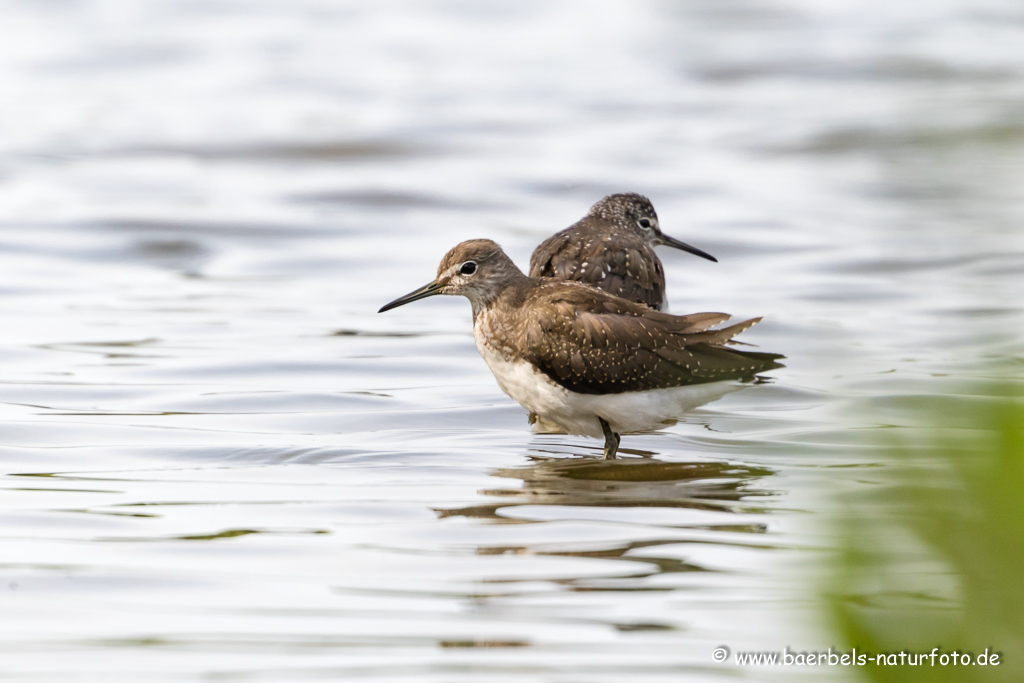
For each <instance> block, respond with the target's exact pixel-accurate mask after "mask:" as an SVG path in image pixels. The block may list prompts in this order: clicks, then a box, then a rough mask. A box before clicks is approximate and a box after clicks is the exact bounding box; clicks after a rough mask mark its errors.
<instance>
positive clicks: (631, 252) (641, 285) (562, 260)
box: [530, 192, 718, 311]
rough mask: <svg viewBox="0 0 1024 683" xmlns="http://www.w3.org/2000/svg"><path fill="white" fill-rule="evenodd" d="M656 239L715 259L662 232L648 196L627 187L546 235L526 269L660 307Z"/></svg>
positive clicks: (660, 268)
mask: <svg viewBox="0 0 1024 683" xmlns="http://www.w3.org/2000/svg"><path fill="white" fill-rule="evenodd" d="M660 244H665V245H668V246H670V247H675V248H676V249H682V250H683V251H686V252H689V253H691V254H695V255H697V256H700V257H701V258H705V259H707V260H709V261H715V262H717V261H718V259H716V258H715V257H714V256H712V255H711V254H708V253H707V252H705V251H701V250H700V249H698V248H696V247H693V246H690V245H689V244H686V243H685V242H680V241H679V240H677V239H675V238H674V237H669V236H668V235H666V234H664V233H662V232H661V227H660V225H659V224H658V214H657V213H655V211H654V206H653V205H652V204H651V201H650V200H649V199H647V197H644V196H642V195H639V194H634V193H631V192H627V193H622V194H612V195H608V196H607V197H605V198H604V199H602V200H601V201H599V202H597V203H596V204H594V205H593V206H592V207H590V211H589V212H588V213H587V215H586V216H584V217H583V218H582V219H581V220H579V221H577V222H576V223H574V224H573V225H571V226H569V227H568V228H566V229H565V230H563V231H561V232H559V233H557V234H555V235H552V236H551V237H549V238H548V239H546V240H544V241H543V242H542V243H541V244H540V246H538V247H537V248H536V249H535V250H534V252H533V256H532V257H531V258H530V275H531V276H532V277H552V278H555V279H556V280H570V281H575V282H583V283H585V284H588V285H593V286H594V287H598V288H599V289H603V290H604V291H606V292H610V293H611V294H614V295H616V296H620V297H622V298H624V299H628V300H630V301H635V302H636V303H640V304H644V305H646V306H650V307H651V308H653V309H655V310H658V311H660V310H662V309H664V308H665V305H666V304H665V268H664V266H662V264H661V259H659V258H658V255H657V254H656V253H655V252H654V247H656V246H658V245H660Z"/></svg>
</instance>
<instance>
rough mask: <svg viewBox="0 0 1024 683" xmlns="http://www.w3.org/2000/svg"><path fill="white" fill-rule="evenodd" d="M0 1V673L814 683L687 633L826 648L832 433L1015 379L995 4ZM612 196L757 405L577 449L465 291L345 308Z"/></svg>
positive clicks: (863, 447)
mask: <svg viewBox="0 0 1024 683" xmlns="http://www.w3.org/2000/svg"><path fill="white" fill-rule="evenodd" d="M0 15H2V20H3V25H4V26H5V31H4V34H5V38H4V40H3V41H0V79H2V82H3V83H4V95H3V101H2V105H0V130H2V131H4V134H3V135H2V136H0V151H2V155H0V230H2V232H0V312H2V320H3V332H2V335H0V360H2V364H0V402H2V403H0V457H2V463H3V469H4V473H5V476H3V478H2V479H0V482H2V484H3V487H4V491H3V495H2V497H0V500H2V513H0V529H2V531H0V633H2V645H0V647H2V654H0V660H2V664H0V668H2V673H0V677H6V678H8V679H19V678H24V679H26V680H28V679H30V680H34V681H35V680H38V681H43V680H46V681H71V680H102V681H113V680H132V681H138V680H147V681H158V680H174V681H179V680H181V681H184V680H214V679H216V680H220V679H227V680H258V681H295V680H307V679H309V680H389V681H391V680H394V681H398V680H408V681H425V680H430V681H479V680H488V681H506V680H507V681H566V682H569V681H581V680H587V681H623V680H630V681H669V680H671V681H678V680H681V677H682V676H685V677H686V679H687V680H723V679H733V678H735V677H737V676H740V677H746V678H748V679H771V680H790V679H791V678H793V677H794V676H799V675H803V676H806V677H810V678H813V679H814V680H820V679H822V678H823V677H829V676H831V677H837V676H839V675H840V674H842V673H843V672H836V671H823V670H808V671H794V670H792V669H790V670H785V671H782V670H780V671H771V670H742V669H738V668H737V667H735V666H734V665H732V664H731V663H726V664H716V663H715V662H713V661H712V658H711V650H712V649H713V648H714V647H715V646H717V645H721V644H726V645H728V646H729V647H730V648H732V649H733V650H744V649H780V648H782V647H784V646H786V645H789V646H792V647H796V648H802V649H811V648H814V647H825V646H828V645H830V644H832V643H833V642H834V640H835V639H834V637H833V636H832V635H831V634H830V632H829V631H828V630H827V629H826V628H825V626H824V625H823V622H822V617H821V616H820V615H819V613H818V611H817V607H816V601H815V585H816V583H815V582H816V581H817V576H816V567H817V566H818V562H819V560H820V559H821V558H822V557H823V556H824V555H825V554H826V552H827V549H828V548H829V547H830V538H829V531H828V526H827V525H826V524H825V520H826V519H827V517H828V515H829V514H830V512H831V511H833V510H834V507H835V504H834V500H835V499H836V498H842V495H843V494H844V493H846V492H850V491H856V490H858V489H863V488H867V487H871V486H874V485H877V484H876V483H875V482H876V480H875V479H874V477H873V475H872V472H874V471H877V467H878V465H884V464H885V463H884V462H883V461H882V460H881V457H882V456H881V455H879V454H878V453H877V452H876V451H875V450H873V449H872V447H871V446H870V445H869V443H870V441H869V440H867V439H866V438H865V435H866V434H870V433H871V432H872V430H873V429H874V428H876V427H881V426H885V425H900V424H905V422H906V420H907V406H908V405H909V403H910V402H911V401H912V400H913V399H914V397H917V396H934V395H941V394H943V393H946V392H950V391H954V389H953V387H954V386H955V384H954V382H953V378H955V377H964V376H979V375H984V374H985V373H986V366H987V364H988V363H989V362H990V361H991V360H992V359H993V358H1002V357H1005V356H1007V355H1012V354H1014V353H1018V354H1019V349H1020V332H1021V330H1022V327H1024V326H1022V319H1024V316H1022V296H1021V295H1022V292H1024V288H1022V286H1021V276H1020V274H1021V272H1024V237H1022V235H1024V232H1022V231H1021V229H1020V225H1021V221H1022V219H1024V164H1022V163H1021V159H1022V158H1024V156H1022V153H1024V110H1022V108H1021V104H1020V103H1021V101H1022V99H1021V97H1022V95H1024V56H1022V53H1021V51H1020V45H1021V44H1024V12H1022V11H1021V8H1020V7H1019V5H1018V3H1016V2H1013V1H1012V0H985V1H984V2H977V1H976V0H970V1H968V0H948V1H946V2H937V3H883V2H875V1H869V2H857V3H853V2H848V3H847V2H841V3H817V2H810V1H809V0H804V1H800V0H796V1H794V2H787V3H782V2H778V3H767V2H754V1H753V0H736V1H731V2H727V3H722V2H717V1H715V2H712V1H710V0H708V1H705V2H690V3H667V2H636V3H628V4H627V3H616V2H601V3H583V2H568V1H564V2H557V3H544V2H520V3H516V4H504V5H499V4H494V3H491V4H486V5H482V4H478V3H468V2H445V3H414V2H386V3H337V2H327V1H326V0H322V1H318V0H293V1H292V2H289V3H274V2H232V1H229V0H220V1H217V2H170V1H169V0H168V1H159V0H154V1H152V2H147V3H134V2H129V1H128V0H80V1H78V2H74V1H72V0H50V1H47V2H27V1H22V2H18V1H15V0H10V1H8V2H3V3H2V4H0ZM627 190H629V191H639V192H643V193H645V194H647V195H649V196H650V197H651V198H652V199H653V201H654V203H655V206H657V208H658V210H659V213H660V216H661V222H662V226H663V227H664V228H665V230H666V232H668V233H669V234H672V235H674V236H676V237H679V238H681V239H684V240H686V241H688V242H691V243H692V244H695V245H697V246H699V247H701V248H704V249H707V250H708V251H710V252H711V253H713V254H715V255H716V256H717V257H718V258H719V260H720V263H719V264H711V263H708V262H705V261H701V260H699V259H695V258H692V257H689V256H686V255H685V254H682V253H677V252H669V253H664V254H663V259H664V260H665V262H666V268H667V270H668V275H669V298H670V300H671V302H672V305H673V310H675V311H676V312H688V311H695V310H726V311H730V312H732V313H734V314H735V315H737V316H754V315H763V316H765V322H764V323H762V324H761V325H760V326H758V327H757V328H755V329H753V330H751V331H750V332H749V333H747V334H746V335H745V338H747V339H748V341H752V342H755V343H757V344H759V345H760V346H761V347H762V349H763V350H766V351H773V352H780V353H784V354H785V355H786V356H787V357H788V360H787V361H786V362H787V366H788V367H787V368H786V369H784V370H781V371H777V372H775V373H773V374H774V375H775V377H776V380H775V382H774V383H772V384H766V385H760V386H755V387H751V388H748V389H746V390H744V391H742V392H739V393H736V394H732V395H730V396H727V397H726V398H724V399H722V400H721V401H718V402H716V403H713V404H710V405H708V406H706V407H705V408H703V409H700V410H697V411H695V412H694V413H692V414H691V415H690V416H688V417H687V418H686V419H685V420H684V421H682V422H681V423H680V424H678V425H676V426H675V427H672V428H670V429H667V430H665V431H664V432H661V433H658V434H648V435H638V436H627V437H626V438H625V439H624V443H623V446H624V454H625V456H626V457H624V458H623V459H622V460H620V461H617V462H603V461H600V460H598V459H596V458H595V456H599V455H600V446H601V444H600V443H599V442H597V441H596V440H590V439H586V438H582V437H569V436H558V435H547V436H535V435H532V434H531V433H530V431H529V429H528V426H527V423H526V415H525V411H523V410H522V409H521V408H519V407H518V406H517V405H515V404H514V403H513V402H512V401H511V400H510V399H508V398H507V397H505V396H504V395H503V394H502V393H501V392H500V390H499V389H498V387H497V385H496V384H495V382H494V380H493V378H492V377H491V375H490V373H489V372H488V370H487V368H486V366H485V365H484V363H483V361H482V360H481V359H480V358H479V356H478V355H477V353H476V350H475V347H474V345H473V340H472V335H471V321H470V313H469V306H468V304H467V303H466V302H465V301H464V300H461V299H459V300H450V299H445V300H440V299H438V300H430V301H425V302H421V303H418V304H416V305H413V306H409V307H407V308H403V309H400V310H398V311H394V312H392V313H389V314H387V315H381V316H378V315H377V314H376V312H375V311H376V310H377V308H378V307H379V306H380V305H381V304H383V303H384V302H386V301H389V300H391V299H392V298H394V297H396V296H398V295H400V294H402V293H404V292H406V291H409V290H410V289H412V288H414V287H416V286H419V285H421V284H423V283H425V282H427V281H429V280H430V279H431V278H432V277H433V274H434V269H435V268H436V265H437V262H438V261H439V259H440V257H441V256H442V255H443V254H444V252H445V251H447V249H448V248H449V247H451V246H453V245H454V244H455V243H456V242H458V241H460V240H462V239H466V238H470V237H490V238H493V239H496V240H497V241H499V242H500V243H502V244H503V245H504V246H505V247H506V249H507V250H508V251H509V252H510V254H511V255H512V256H513V257H514V258H515V259H516V260H517V261H518V262H519V263H520V264H521V265H525V264H526V262H527V259H528V255H529V253H530V251H531V249H532V247H533V246H534V245H535V244H537V243H538V242H539V241H540V240H541V239H543V238H544V237H546V236H547V235H549V234H550V233H552V232H554V231H555V230H557V229H561V228H562V227H565V226H567V225H569V224H570V223H572V222H573V221H575V220H576V219H577V218H579V217H580V216H581V215H582V214H583V213H584V212H585V210H586V208H587V207H588V206H589V205H590V204H591V203H592V202H594V201H596V200H597V199H598V198H600V197H601V196H602V195H604V194H606V193H609V192H615V191H627ZM1018 367H1019V366H1018Z"/></svg>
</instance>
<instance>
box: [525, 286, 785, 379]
mask: <svg viewBox="0 0 1024 683" xmlns="http://www.w3.org/2000/svg"><path fill="white" fill-rule="evenodd" d="M595 294H596V293H595V292H594V291H593V290H591V289H588V288H585V287H574V286H566V285H565V284H555V283H552V286H550V287H541V288H537V289H535V290H534V296H536V297H539V298H540V299H541V301H536V302H529V306H528V307H529V309H530V311H531V314H530V319H529V320H526V321H525V323H524V325H525V326H526V334H525V339H526V341H527V345H526V346H527V349H526V360H528V361H529V362H531V363H533V364H534V365H536V366H537V367H538V368H539V369H540V370H541V371H542V372H544V373H545V374H546V375H547V376H548V377H550V378H551V379H552V380H554V381H555V382H556V383H558V384H560V385H561V386H563V387H565V388H566V389H569V390H571V391H575V392H578V393H583V394H616V393H622V392H626V391H644V390H648V389H665V388H669V387H678V386H686V385H690V384H703V383H706V382H715V381H719V380H725V379H748V378H752V377H753V376H754V375H756V374H757V373H759V372H765V371H767V370H771V369H772V368H777V367H781V365H780V364H779V363H777V362H776V361H777V360H778V359H780V358H782V356H778V355H775V354H766V353H751V352H749V351H737V350H735V349H731V348H728V347H726V346H724V344H725V343H727V342H728V341H729V340H730V339H732V337H734V336H736V335H737V334H739V333H740V332H742V331H744V330H746V329H747V328H749V327H750V326H752V325H754V324H756V323H757V322H758V321H759V320H760V318H754V319H752V320H747V321H744V322H741V323H738V324H736V325H731V326H729V327H726V328H722V329H719V330H709V329H708V328H709V327H710V326H711V325H714V324H716V323H717V322H721V321H722V320H724V319H725V318H728V316H727V315H725V314H723V313H697V314H693V315H690V316H673V315H669V314H667V313H660V312H657V311H652V310H650V309H648V308H645V307H643V306H639V305H637V304H633V303H631V302H626V301H623V300H621V299H615V297H611V296H608V295H603V296H601V295H598V296H595Z"/></svg>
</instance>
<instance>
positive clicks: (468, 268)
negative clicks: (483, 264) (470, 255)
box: [459, 261, 476, 275]
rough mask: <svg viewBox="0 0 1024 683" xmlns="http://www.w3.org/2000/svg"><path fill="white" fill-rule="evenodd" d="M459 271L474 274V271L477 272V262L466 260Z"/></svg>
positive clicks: (464, 273)
mask: <svg viewBox="0 0 1024 683" xmlns="http://www.w3.org/2000/svg"><path fill="white" fill-rule="evenodd" d="M459 272H460V273H462V274H463V275H472V274H473V273H475V272H476V262H475V261H466V262H465V263H463V264H462V267H461V268H459Z"/></svg>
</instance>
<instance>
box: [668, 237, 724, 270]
mask: <svg viewBox="0 0 1024 683" xmlns="http://www.w3.org/2000/svg"><path fill="white" fill-rule="evenodd" d="M661 243H662V244H667V245H668V246H670V247H675V248H676V249H682V250H683V251H688V252H690V253H691V254H693V255H694V256H700V257H701V258H706V259H707V260H708V261H714V262H715V263H718V259H716V258H715V257H714V256H712V255H711V254H709V253H708V252H706V251H701V250H700V249H698V248H697V247H691V246H690V245H689V244H687V243H686V242H680V241H679V240H677V239H676V238H675V237H669V236H668V235H661Z"/></svg>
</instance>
